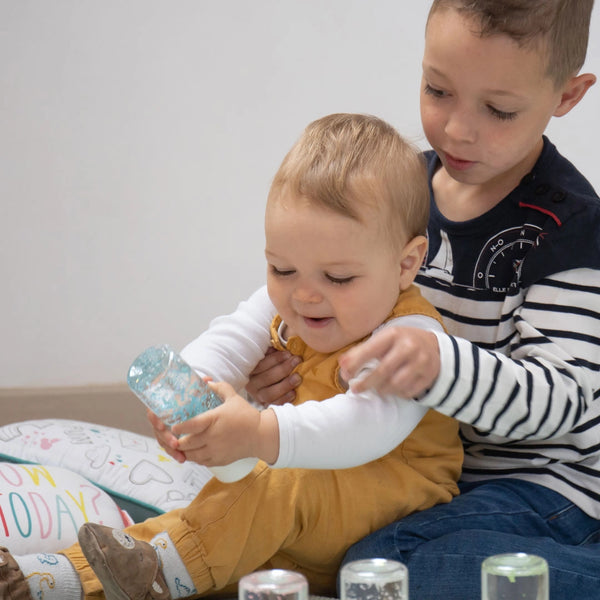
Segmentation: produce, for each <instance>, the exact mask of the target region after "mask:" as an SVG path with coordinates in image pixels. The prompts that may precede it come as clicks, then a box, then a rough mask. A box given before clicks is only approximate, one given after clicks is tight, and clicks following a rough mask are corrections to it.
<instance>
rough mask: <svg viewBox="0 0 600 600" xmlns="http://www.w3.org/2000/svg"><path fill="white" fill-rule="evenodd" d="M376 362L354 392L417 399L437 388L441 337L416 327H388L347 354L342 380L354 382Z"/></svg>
mask: <svg viewBox="0 0 600 600" xmlns="http://www.w3.org/2000/svg"><path fill="white" fill-rule="evenodd" d="M374 359H375V361H376V362H377V365H376V366H375V367H374V368H373V370H372V371H370V372H369V373H368V374H367V375H366V376H365V377H364V378H359V379H358V380H357V381H354V382H352V384H351V389H352V391H354V392H363V391H365V390H367V389H369V388H373V389H375V390H376V391H377V392H379V393H380V394H392V395H394V396H400V397H401V398H415V397H417V396H419V395H421V394H422V393H423V392H425V391H426V390H428V389H429V388H430V387H431V386H432V385H433V383H434V382H435V380H436V379H437V376H438V375H439V372H440V351H439V346H438V342H437V337H436V336H435V334H434V333H432V332H431V331H426V330H424V329H418V328H415V327H387V328H384V329H382V330H381V331H378V332H377V333H376V334H374V335H373V336H372V337H371V338H369V339H368V340H367V341H365V342H363V343H362V344H358V345H357V346H355V347H354V348H352V349H351V350H349V351H348V352H346V353H345V354H343V355H342V356H341V357H340V360H339V363H340V368H341V375H342V377H343V378H344V379H345V380H346V381H350V379H352V378H354V377H356V376H357V375H359V373H360V370H361V369H362V367H363V366H364V365H365V364H367V363H368V362H369V361H373V360H374Z"/></svg>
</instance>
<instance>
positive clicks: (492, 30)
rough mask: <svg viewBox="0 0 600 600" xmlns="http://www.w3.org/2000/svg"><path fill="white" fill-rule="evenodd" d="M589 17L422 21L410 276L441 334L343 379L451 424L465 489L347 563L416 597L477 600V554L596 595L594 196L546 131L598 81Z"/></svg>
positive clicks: (585, 12) (440, 2) (599, 488)
mask: <svg viewBox="0 0 600 600" xmlns="http://www.w3.org/2000/svg"><path fill="white" fill-rule="evenodd" d="M591 8H592V2H591V1H590V2H587V1H582V0H577V1H564V0H561V1H558V0H552V1H548V0H543V1H535V2H532V1H531V0H527V1H523V2H511V3H506V2H499V1H498V2H490V1H485V2H484V1H469V2H464V1H459V0H437V1H435V2H434V3H433V6H432V9H431V12H430V17H429V21H428V24H427V31H426V47H425V55H424V59H423V84H422V96H421V115H422V121H423V127H424V130H425V133H426V135H427V138H428V140H429V142H430V143H431V145H432V147H433V148H434V150H435V153H430V154H429V155H428V159H429V173H430V178H431V186H432V192H433V202H432V215H431V219H430V224H429V229H428V234H429V241H430V247H429V254H428V257H427V260H426V263H425V265H424V267H423V269H422V271H421V273H420V275H419V277H418V283H419V284H420V286H421V289H422V290H423V293H424V294H425V295H426V297H427V298H429V299H430V300H431V301H432V302H433V304H434V305H435V306H436V307H437V308H438V309H439V310H440V312H441V313H442V315H443V316H444V321H445V324H446V326H447V328H448V330H449V332H450V334H451V335H446V334H442V335H439V336H435V338H436V341H435V343H429V342H428V341H426V339H427V338H430V336H429V335H428V334H424V335H423V336H421V335H420V333H417V332H413V333H414V335H413V336H412V337H411V338H410V339H407V337H405V335H404V332H402V331H401V330H399V329H395V330H394V331H390V332H386V333H384V334H383V335H382V336H381V337H379V336H378V337H376V338H373V339H372V340H370V341H368V342H367V344H365V346H363V347H358V348H356V349H355V350H354V351H351V352H350V353H349V355H348V356H346V357H344V359H343V360H342V365H343V366H344V372H345V374H346V376H350V375H351V374H352V373H353V372H354V371H355V369H356V368H357V366H358V365H360V364H362V363H363V362H364V361H365V360H369V359H372V358H375V357H376V358H378V359H380V365H379V368H378V369H376V370H375V371H374V372H373V373H372V374H370V375H369V377H367V378H366V379H365V380H364V381H363V382H361V384H359V385H357V388H356V389H357V390H358V389H361V388H362V387H364V386H370V385H372V386H374V387H375V388H376V389H378V390H379V391H380V392H382V393H383V392H385V393H395V394H398V395H401V396H404V397H410V396H412V395H413V394H414V395H417V394H420V393H422V392H423V391H424V390H426V389H428V388H430V389H428V391H427V392H426V393H425V394H423V395H422V396H421V397H420V398H419V401H420V402H421V403H422V404H423V405H425V406H429V407H431V408H435V409H436V410H438V411H440V412H442V413H444V414H447V415H451V416H454V417H456V418H457V419H459V420H460V421H462V423H463V425H462V426H461V433H462V437H463V441H464V446H465V464H464V469H463V474H462V480H463V482H464V483H463V484H462V485H461V492H462V493H461V496H460V497H459V498H457V499H456V501H453V502H451V503H450V504H449V505H448V506H446V507H440V508H441V509H440V510H437V509H435V508H434V509H433V510H431V511H427V512H426V513H424V514H422V515H414V516H412V517H408V518H406V519H403V520H401V521H399V522H397V523H395V524H392V525H390V526H389V527H387V528H385V529H384V530H382V531H380V532H377V533H375V534H373V535H372V536H370V538H368V539H367V540H365V541H363V542H361V543H360V544H358V545H357V546H356V547H354V548H353V549H351V551H350V552H349V554H348V556H347V560H352V559H357V558H361V557H365V556H375V555H376V556H384V557H389V558H395V559H398V560H401V561H402V562H405V563H406V564H407V565H408V567H409V569H410V573H411V589H412V591H413V592H415V593H416V595H418V596H419V597H421V596H422V597H424V598H429V597H437V596H438V595H441V594H442V593H443V597H444V598H447V599H448V600H451V599H458V598H475V597H478V595H479V576H478V573H479V569H480V564H481V561H482V560H483V558H485V557H486V556H488V555H491V554H496V553H501V552H515V551H521V552H531V553H535V554H540V555H542V556H543V557H544V558H546V559H547V560H548V562H549V564H550V568H551V573H550V590H551V597H552V598H555V599H556V600H559V599H560V600H562V599H564V598H566V597H568V595H569V594H572V593H573V592H575V593H577V595H578V596H580V597H582V598H592V597H596V596H597V595H598V586H599V585H600V580H599V575H598V573H599V569H600V521H599V520H598V519H600V447H599V446H598V440H599V439H600V429H599V423H600V404H599V403H598V399H599V396H600V360H599V357H600V309H599V306H600V287H599V282H600V236H599V233H598V232H599V231H600V202H599V201H598V197H597V195H596V194H595V192H594V190H593V189H592V188H591V186H590V185H589V184H588V182H587V181H586V180H585V179H584V178H583V177H582V176H581V175H580V174H579V173H578V172H577V171H576V169H575V168H574V167H573V166H572V165H571V164H570V163H568V162H567V161H566V160H565V159H564V158H562V157H561V156H560V155H559V154H558V152H557V151H556V149H555V148H554V147H553V146H552V144H550V142H549V141H548V140H547V139H545V138H543V137H542V134H543V131H544V129H545V127H546V125H547V123H548V120H549V119H550V117H551V116H562V115H564V114H566V113H567V112H568V111H569V110H570V109H571V108H572V107H573V106H574V105H575V104H576V103H577V102H578V101H579V100H580V99H581V97H582V96H583V94H584V93H585V92H586V90H587V89H588V87H589V86H590V85H592V83H593V82H594V81H595V78H594V77H593V76H592V75H587V74H584V75H577V73H578V71H579V69H580V68H581V66H582V64H583V60H584V57H585V49H586V44H587V33H588V27H589V19H590V13H591ZM433 337H434V336H431V338H433ZM421 338H423V339H422V340H421ZM431 338H430V340H429V341H431ZM420 340H421V341H420ZM467 340H469V341H468V342H467ZM413 345H418V346H419V347H420V348H421V353H422V356H421V359H420V363H419V364H420V370H419V372H420V379H419V381H418V383H417V385H416V386H415V383H414V378H413V376H410V377H407V370H408V369H411V368H413V369H414V365H415V362H414V359H413V357H414V353H413V354H412V355H411V357H408V359H407V348H410V347H412V346H413ZM467 482H468V483H467ZM433 572H435V577H431V576H430V574H431V573H433ZM440 597H441V596H440Z"/></svg>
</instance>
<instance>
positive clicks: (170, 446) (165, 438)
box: [146, 409, 185, 463]
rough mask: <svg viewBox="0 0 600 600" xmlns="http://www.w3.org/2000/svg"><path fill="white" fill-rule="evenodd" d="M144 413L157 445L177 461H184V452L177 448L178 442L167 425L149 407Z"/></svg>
mask: <svg viewBox="0 0 600 600" xmlns="http://www.w3.org/2000/svg"><path fill="white" fill-rule="evenodd" d="M146 414H147V416H148V421H150V425H152V428H153V429H154V437H155V438H156V441H157V442H158V443H159V445H160V446H161V447H162V448H163V449H164V451H165V452H166V453H167V454H168V455H169V456H170V457H171V458H173V459H175V460H176V461H177V462H179V463H183V462H185V454H184V453H183V452H180V451H179V450H178V449H177V446H178V444H179V442H178V440H177V438H176V437H175V436H174V435H173V433H172V432H171V430H170V429H169V426H168V425H165V424H164V423H163V422H162V421H161V420H160V419H159V418H158V417H157V416H156V415H155V414H154V413H153V412H152V411H151V410H150V409H147V411H146Z"/></svg>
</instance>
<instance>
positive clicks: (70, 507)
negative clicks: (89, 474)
mask: <svg viewBox="0 0 600 600" xmlns="http://www.w3.org/2000/svg"><path fill="white" fill-rule="evenodd" d="M87 521H92V522H94V523H102V524H104V525H108V526H110V527H118V528H123V527H125V526H126V525H129V524H131V523H132V522H133V521H131V519H130V518H129V517H128V515H127V514H126V513H123V511H121V509H120V508H119V507H118V506H117V504H116V503H115V502H114V501H113V499H112V498H111V497H110V496H109V495H108V494H107V493H106V492H103V491H102V490H101V489H99V488H98V487H96V486H95V485H93V484H92V483H90V482H89V481H88V480H87V479H85V478H84V477H81V475H77V474H75V473H73V472H72V471H69V470H67V469H62V468H60V467H52V466H44V465H22V464H15V463H9V462H0V540H2V544H3V545H5V546H8V548H9V549H10V551H11V552H12V553H13V554H28V553H30V552H56V551H57V550H61V549H64V548H67V547H68V546H70V545H71V544H73V543H74V542H76V541H77V532H78V531H79V528H80V527H81V525H83V523H85V522H87Z"/></svg>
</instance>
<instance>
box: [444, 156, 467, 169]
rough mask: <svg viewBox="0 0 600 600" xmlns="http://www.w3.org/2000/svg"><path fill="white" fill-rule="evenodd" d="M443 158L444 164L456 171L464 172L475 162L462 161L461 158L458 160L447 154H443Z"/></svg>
mask: <svg viewBox="0 0 600 600" xmlns="http://www.w3.org/2000/svg"><path fill="white" fill-rule="evenodd" d="M444 158H445V162H446V164H447V165H448V166H449V167H450V168H451V169H454V170H456V171H465V170H466V169H468V168H470V167H472V166H473V165H474V164H475V162H474V161H472V160H464V159H462V158H458V157H457V156H452V154H448V153H447V152H444Z"/></svg>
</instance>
